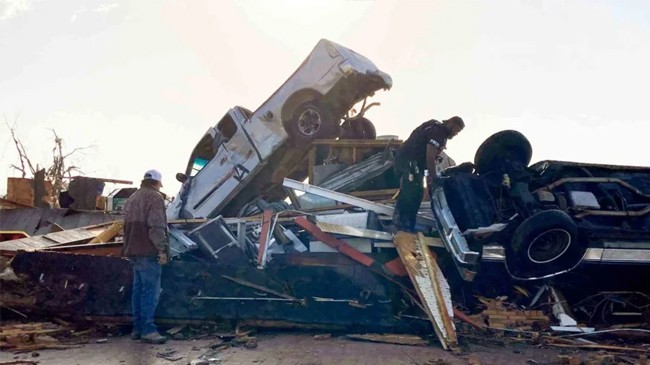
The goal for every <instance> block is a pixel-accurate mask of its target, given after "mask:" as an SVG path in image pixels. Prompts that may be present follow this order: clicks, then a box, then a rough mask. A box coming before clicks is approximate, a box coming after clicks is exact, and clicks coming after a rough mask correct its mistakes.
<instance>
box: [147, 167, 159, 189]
mask: <svg viewBox="0 0 650 365" xmlns="http://www.w3.org/2000/svg"><path fill="white" fill-rule="evenodd" d="M144 179H145V180H156V181H158V182H159V183H160V186H162V175H161V174H160V172H159V171H158V170H149V171H147V172H145V173H144Z"/></svg>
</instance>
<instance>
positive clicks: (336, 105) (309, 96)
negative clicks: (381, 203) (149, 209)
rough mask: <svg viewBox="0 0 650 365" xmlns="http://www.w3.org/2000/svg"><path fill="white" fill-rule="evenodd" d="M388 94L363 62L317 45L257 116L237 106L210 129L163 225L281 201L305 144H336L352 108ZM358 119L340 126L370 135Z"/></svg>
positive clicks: (385, 81) (385, 79)
mask: <svg viewBox="0 0 650 365" xmlns="http://www.w3.org/2000/svg"><path fill="white" fill-rule="evenodd" d="M391 86H392V79H391V78H390V76H389V75H388V74H386V73H384V72H382V71H380V70H379V69H378V68H377V67H376V66H375V65H374V64H373V63H372V62H371V61H370V60H368V59H367V58H365V57H363V56H361V55H359V54H358V53H356V52H354V51H352V50H350V49H348V48H345V47H343V46H340V45H338V44H336V43H334V42H330V41H328V40H325V39H322V40H320V41H319V42H318V44H316V46H315V47H314V49H313V50H312V52H311V53H310V54H309V56H308V57H307V58H306V59H305V61H304V62H303V63H302V64H301V65H300V67H299V68H298V69H297V70H296V71H295V72H294V73H293V75H291V76H290V77H289V78H288V79H287V81H285V82H284V84H283V85H282V86H281V87H280V88H279V89H278V90H276V91H275V93H273V95H271V97H270V98H269V99H267V100H266V102H264V103H263V104H262V105H261V106H260V107H259V108H258V109H257V110H255V111H254V112H251V111H249V110H248V109H246V108H243V107H240V106H236V107H234V108H232V109H230V110H229V111H228V112H227V113H226V114H225V115H224V116H223V117H222V118H221V120H220V121H219V122H218V123H217V124H216V125H215V126H214V127H210V128H209V129H208V131H207V132H206V133H205V135H204V136H203V137H202V138H201V140H200V141H199V143H198V144H197V146H196V147H195V148H194V150H193V152H192V154H191V156H190V160H189V162H188V165H187V168H186V169H185V173H179V174H177V175H176V178H177V180H179V181H180V182H182V183H183V186H182V188H181V190H180V192H179V193H178V195H177V196H176V197H175V199H174V200H173V202H172V203H171V204H170V205H169V206H168V209H167V216H168V218H169V219H177V218H211V217H215V216H217V215H220V214H221V215H225V216H234V215H236V214H237V212H238V210H239V209H240V208H241V207H242V206H243V205H245V204H246V203H248V202H250V201H251V200H253V199H255V198H256V197H264V198H268V199H273V198H278V199H281V198H283V197H284V194H285V193H284V191H283V189H282V187H281V182H282V179H284V178H285V177H287V176H291V177H293V178H300V175H301V174H302V173H303V172H300V171H298V170H300V169H298V170H297V169H296V166H297V165H299V164H300V163H301V161H303V160H304V157H305V154H306V151H307V149H308V148H309V145H310V144H311V142H312V141H313V140H315V139H334V138H337V137H339V136H340V135H341V130H342V128H341V123H342V122H343V119H347V118H346V115H348V112H349V111H350V109H351V108H352V107H353V106H354V105H355V104H357V103H359V102H360V101H364V105H365V100H366V98H367V97H369V96H372V95H374V93H375V91H377V90H380V89H385V90H388V89H390V88H391ZM362 115H363V112H361V113H357V115H356V116H355V119H356V120H348V121H346V122H345V123H346V124H347V125H348V126H349V125H350V124H352V125H354V123H359V124H358V125H357V126H360V127H361V129H364V128H365V129H368V128H373V129H374V127H373V126H372V124H371V123H369V121H368V120H367V119H365V118H362ZM362 122H363V123H364V124H363V125H361V123H362ZM355 129H356V130H358V129H359V128H355ZM361 133H362V134H363V132H361ZM372 133H373V134H374V130H373V132H372ZM292 174H293V175H292ZM302 178H303V179H304V176H302Z"/></svg>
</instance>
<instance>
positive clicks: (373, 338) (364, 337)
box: [345, 333, 429, 346]
mask: <svg viewBox="0 0 650 365" xmlns="http://www.w3.org/2000/svg"><path fill="white" fill-rule="evenodd" d="M345 337H347V338H349V339H352V340H360V341H370V342H381V343H392V344H397V345H408V346H427V345H428V344H429V343H428V341H427V340H425V339H423V338H422V337H419V336H414V335H397V334H376V333H367V334H351V335H346V336H345Z"/></svg>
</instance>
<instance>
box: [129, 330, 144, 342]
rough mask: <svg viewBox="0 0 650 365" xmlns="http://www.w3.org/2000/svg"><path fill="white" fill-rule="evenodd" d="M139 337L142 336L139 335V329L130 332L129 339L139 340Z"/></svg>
mask: <svg viewBox="0 0 650 365" xmlns="http://www.w3.org/2000/svg"><path fill="white" fill-rule="evenodd" d="M140 337H142V336H141V335H140V331H133V332H131V339H132V340H133V341H137V340H139V339H140Z"/></svg>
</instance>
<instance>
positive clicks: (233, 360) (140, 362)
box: [0, 332, 587, 365]
mask: <svg viewBox="0 0 650 365" xmlns="http://www.w3.org/2000/svg"><path fill="white" fill-rule="evenodd" d="M257 339H258V345H257V348H254V349H247V348H244V347H232V348H228V349H224V350H221V351H219V353H218V354H217V355H216V356H217V357H218V358H219V359H220V360H221V361H220V363H221V364H228V365H243V364H264V365H279V364H287V365H321V364H322V365H325V364H336V365H348V364H349V365H362V364H364V365H365V364H367V365H379V364H409V365H425V364H426V365H447V364H448V365H460V364H482V365H485V364H495V365H496V364H508V365H515V364H531V365H534V364H553V363H556V364H558V363H559V362H558V357H557V355H558V354H561V353H563V354H567V353H571V352H567V351H562V352H560V351H557V350H554V349H546V348H537V347H534V346H530V345H520V344H508V345H506V346H504V345H499V344H497V343H492V344H491V343H490V342H483V343H481V344H476V343H473V344H468V343H465V344H464V345H463V353H461V354H453V353H451V352H448V351H444V350H442V349H441V348H439V347H437V346H428V347H420V346H404V345H393V344H385V343H370V342H360V341H352V340H349V339H346V338H345V337H343V336H333V337H332V338H326V339H316V338H315V336H314V334H310V333H286V332H283V333H262V334H258V336H257ZM96 340H97V339H93V340H91V341H89V343H88V344H84V345H81V347H79V348H73V349H66V350H41V351H36V352H31V353H25V354H14V353H12V352H0V362H8V361H16V360H31V361H38V363H39V365H41V364H42V365H75V364H79V365H82V364H97V365H109V364H115V365H170V364H183V365H184V364H189V363H190V361H191V360H193V359H196V358H197V357H198V356H200V355H201V354H203V353H205V352H206V351H207V350H209V347H210V345H211V344H213V343H214V339H202V340H182V341H175V340H170V341H168V342H167V343H165V344H163V345H150V344H144V343H140V342H134V341H131V340H130V338H129V337H128V336H121V337H110V338H108V341H107V342H105V343H96V342H95V341H96ZM170 351H176V352H175V353H174V355H175V356H178V357H181V356H182V359H179V360H177V361H170V360H166V359H163V358H158V357H157V356H156V354H157V353H161V352H170ZM578 355H580V356H582V357H586V356H587V354H586V353H581V354H578ZM470 357H471V358H470ZM476 360H478V362H476Z"/></svg>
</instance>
